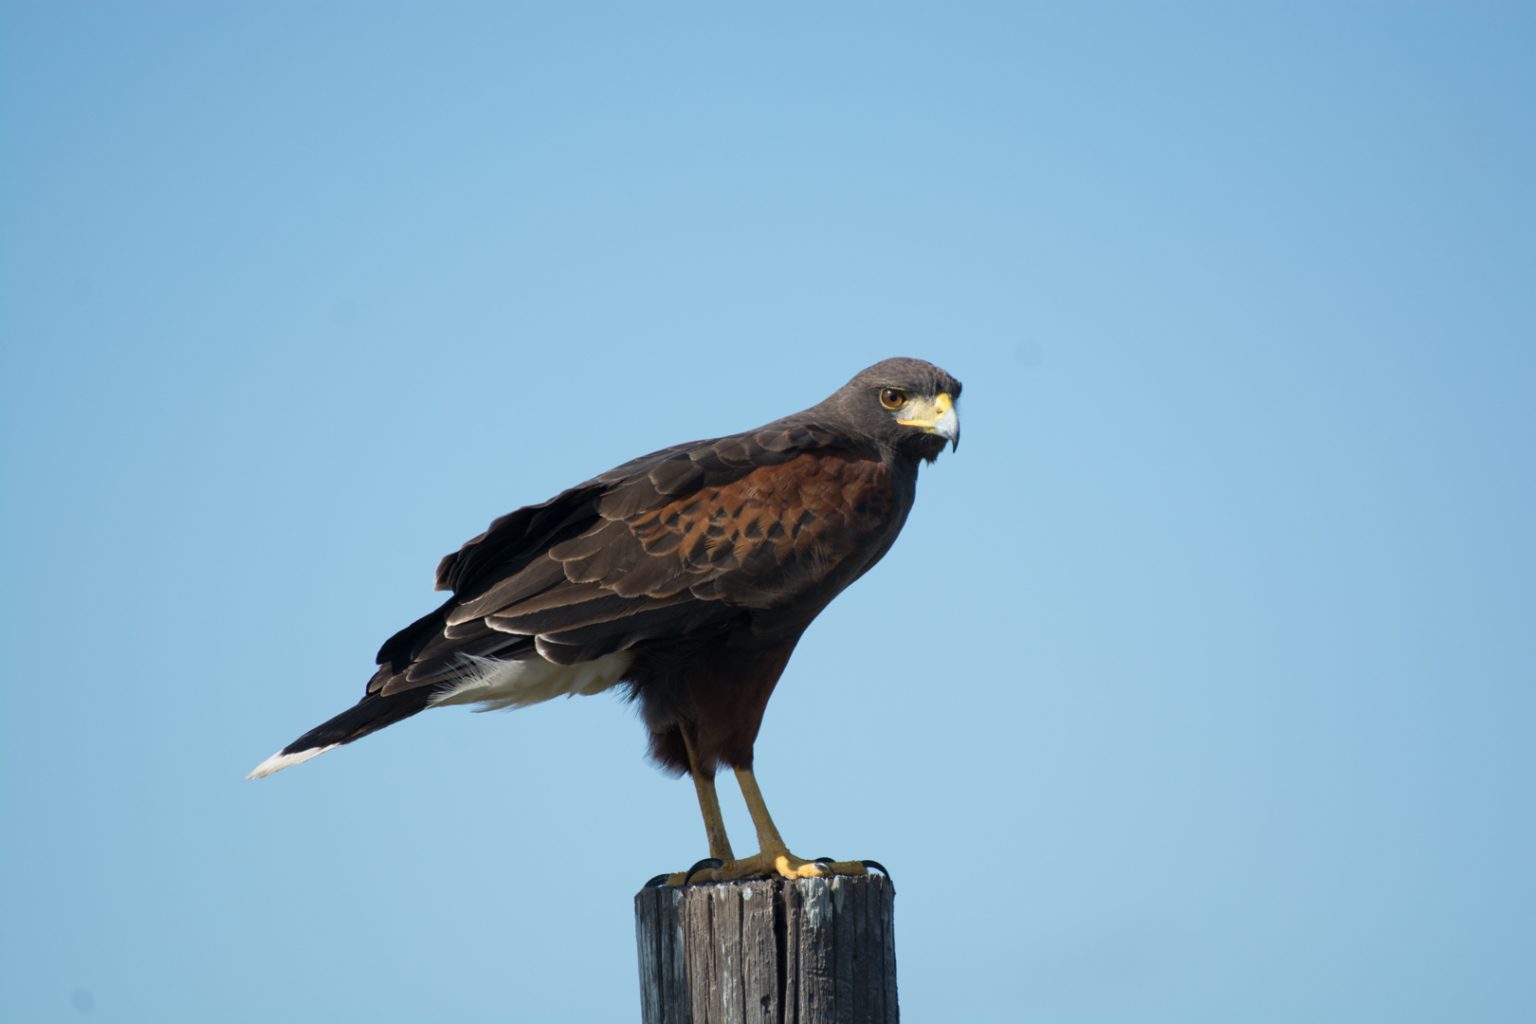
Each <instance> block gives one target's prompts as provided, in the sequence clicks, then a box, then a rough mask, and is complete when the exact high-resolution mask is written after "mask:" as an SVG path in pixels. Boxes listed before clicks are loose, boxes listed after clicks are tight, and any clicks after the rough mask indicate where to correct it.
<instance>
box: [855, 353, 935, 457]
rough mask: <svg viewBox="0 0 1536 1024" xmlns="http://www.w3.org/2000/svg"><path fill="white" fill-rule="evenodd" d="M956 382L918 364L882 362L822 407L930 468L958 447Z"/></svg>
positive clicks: (929, 365) (927, 365)
mask: <svg viewBox="0 0 1536 1024" xmlns="http://www.w3.org/2000/svg"><path fill="white" fill-rule="evenodd" d="M959 400H960V382H959V381H958V380H955V378H953V377H951V376H950V375H949V374H947V373H945V372H944V371H943V370H941V369H939V368H938V367H937V366H934V365H933V364H932V363H925V362H923V361H922V360H921V359H887V360H885V361H884V362H879V363H876V364H875V365H874V366H871V367H870V368H869V369H867V370H863V371H861V372H859V373H858V374H856V375H855V376H854V378H853V379H852V380H850V381H849V382H848V383H847V384H845V385H843V387H842V388H841V389H840V390H839V391H838V392H837V393H836V394H834V395H833V396H832V397H831V398H829V399H827V401H826V403H825V404H826V405H828V406H831V407H832V409H833V410H835V411H836V413H837V415H838V418H839V419H841V420H842V421H843V422H844V423H846V424H847V425H848V426H850V427H852V428H854V429H855V430H857V431H858V432H859V434H860V435H861V436H864V437H867V438H869V439H870V440H872V441H873V442H874V443H875V444H876V445H878V446H879V447H881V448H884V449H888V450H891V451H895V452H897V453H900V454H903V455H910V456H913V457H915V458H920V459H924V460H926V461H928V462H932V461H933V460H934V459H936V458H938V457H939V452H941V451H943V450H944V446H945V445H946V444H948V445H950V446H951V447H952V448H958V447H959V446H960V416H959V411H958V410H957V409H956V407H955V406H956V403H957V402H959Z"/></svg>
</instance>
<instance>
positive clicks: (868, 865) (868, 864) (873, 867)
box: [859, 860, 891, 878]
mask: <svg viewBox="0 0 1536 1024" xmlns="http://www.w3.org/2000/svg"><path fill="white" fill-rule="evenodd" d="M859 863H860V864H863V865H864V868H865V870H867V871H878V872H880V873H881V874H882V875H884V876H885V877H886V878H890V877H891V873H890V872H889V871H887V870H885V865H884V864H881V863H880V862H879V861H877V860H861V861H859Z"/></svg>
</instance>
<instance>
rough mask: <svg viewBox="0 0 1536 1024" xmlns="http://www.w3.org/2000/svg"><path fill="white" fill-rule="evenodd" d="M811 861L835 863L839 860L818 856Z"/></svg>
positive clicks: (813, 862) (815, 862)
mask: <svg viewBox="0 0 1536 1024" xmlns="http://www.w3.org/2000/svg"><path fill="white" fill-rule="evenodd" d="M811 863H812V864H835V863H837V862H836V861H834V860H833V859H832V858H831V857H817V858H816V859H815V860H813V861H811Z"/></svg>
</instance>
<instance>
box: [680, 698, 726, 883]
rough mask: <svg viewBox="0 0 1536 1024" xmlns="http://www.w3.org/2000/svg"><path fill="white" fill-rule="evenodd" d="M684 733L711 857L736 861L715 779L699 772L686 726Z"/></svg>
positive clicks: (685, 745) (690, 769) (684, 745)
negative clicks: (727, 834) (726, 830)
mask: <svg viewBox="0 0 1536 1024" xmlns="http://www.w3.org/2000/svg"><path fill="white" fill-rule="evenodd" d="M678 731H679V732H681V733H682V737H683V749H684V750H686V751H687V752H688V771H689V773H690V774H691V775H692V776H693V788H694V791H695V792H696V793H698V795H699V812H700V813H701V814H703V815H704V835H705V836H707V837H708V839H709V855H710V856H711V857H714V858H716V859H717V860H722V861H732V860H735V859H736V858H735V855H734V854H732V853H731V841H730V839H729V838H727V836H726V834H725V818H724V817H722V816H721V814H720V795H719V794H718V793H716V792H715V777H714V776H713V775H705V774H704V773H703V772H701V771H699V759H698V756H697V755H696V754H694V752H693V739H692V737H690V736H689V735H688V727H687V726H686V725H684V726H682V727H680V729H679V730H678Z"/></svg>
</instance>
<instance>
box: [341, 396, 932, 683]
mask: <svg viewBox="0 0 1536 1024" xmlns="http://www.w3.org/2000/svg"><path fill="white" fill-rule="evenodd" d="M910 503H911V493H910V490H909V489H907V488H903V487H900V486H898V485H897V483H896V481H895V479H894V478H893V476H892V474H891V472H890V470H889V468H888V467H887V466H885V465H884V464H883V463H882V462H880V461H879V460H878V459H876V458H874V457H871V456H865V455H863V454H861V453H858V452H855V451H853V450H851V448H850V447H848V446H847V444H846V442H845V441H844V440H843V439H842V438H841V437H839V436H838V435H837V434H836V433H835V432H833V431H831V430H828V429H825V428H820V427H817V426H815V425H809V424H803V423H802V424H787V423H781V424H777V425H771V426H770V427H767V428H764V429H762V430H759V431H755V432H752V433H749V434H738V435H733V436H730V437H725V438H721V439H719V440H715V441H707V442H696V443H693V444H686V445H678V446H675V447H673V448H668V449H664V450H662V451H660V452H656V453H654V454H652V455H648V456H645V457H643V458H640V459H636V460H634V461H633V462H629V463H626V464H625V465H623V466H619V467H617V468H616V469H613V470H610V471H609V472H607V473H604V474H602V475H601V476H598V477H595V478H594V479H592V480H590V481H588V482H586V483H584V484H581V485H579V486H577V487H574V488H572V489H571V490H569V491H566V492H564V493H563V494H561V495H559V496H557V497H555V498H553V499H551V500H550V501H548V502H545V503H543V504H541V505H532V506H528V507H526V508H522V509H519V510H517V511H516V512H513V513H511V514H510V515H507V516H503V517H502V518H501V519H498V520H497V521H496V522H494V523H493V524H491V527H490V528H489V529H488V530H487V531H486V532H485V533H483V534H481V535H480V536H479V537H476V538H474V539H473V540H471V541H469V542H468V543H467V544H465V545H464V547H463V548H462V549H461V550H460V551H458V552H457V553H456V554H453V555H449V556H448V557H447V558H445V559H443V561H442V564H441V565H440V566H439V567H438V574H437V581H438V587H439V588H440V589H450V590H452V591H453V592H454V596H453V598H451V599H450V600H449V601H448V602H447V603H446V604H444V605H443V606H442V607H441V608H439V609H438V610H437V611H436V612H434V613H433V614H431V615H428V616H426V617H425V618H423V619H421V620H420V621H418V622H417V623H414V624H413V625H411V626H409V627H407V628H406V629H404V630H402V631H401V632H400V633H398V634H396V635H395V636H394V637H392V638H391V639H390V640H389V641H387V642H386V643H385V644H384V646H383V648H382V649H381V650H380V652H379V670H378V673H377V674H376V675H375V676H374V678H373V680H371V681H370V683H369V687H368V692H369V693H376V694H378V695H380V696H385V697H388V696H393V695H395V694H398V693H402V692H404V691H407V690H412V689H416V688H418V687H422V686H429V685H434V684H439V683H445V682H451V681H453V680H454V679H455V678H457V677H458V676H460V675H461V674H462V673H463V670H464V666H465V664H466V661H467V659H473V658H499V659H508V658H524V657H529V656H531V655H532V654H533V653H535V652H536V653H537V654H538V655H540V656H542V658H544V659H545V660H547V661H549V662H553V663H555V664H558V665H577V664H581V663H583V662H589V661H593V660H595V659H597V658H600V657H602V656H604V655H607V654H611V653H614V652H616V651H625V650H629V649H632V648H634V647H636V646H637V645H642V644H646V643H647V642H659V641H666V640H670V639H684V638H690V637H700V636H712V635H716V634H718V633H719V632H722V631H725V630H728V629H733V628H738V627H740V626H741V625H742V624H744V623H750V622H754V621H755V622H756V623H757V624H758V625H759V626H761V627H763V628H769V627H767V626H766V625H765V624H770V623H771V624H772V626H771V628H779V629H792V630H794V631H796V632H798V630H801V629H803V628H804V627H805V625H806V624H808V623H809V622H810V620H811V619H812V618H814V617H815V615H816V614H817V613H818V612H819V611H820V610H821V609H822V608H823V607H825V605H826V603H827V602H828V601H830V600H831V599H832V598H833V597H834V596H836V595H837V593H838V592H839V591H841V590H842V589H843V588H844V587H846V586H847V585H848V584H849V583H850V582H852V581H853V580H854V579H856V578H857V577H858V576H859V575H861V574H862V573H863V572H864V571H865V570H866V569H868V568H869V567H870V566H871V565H873V564H874V563H875V562H876V561H878V559H879V558H880V556H882V555H883V554H884V553H885V551H886V550H887V549H888V548H889V547H890V543H891V541H893V540H894V538H895V536H896V533H897V532H899V530H900V528H901V525H902V522H903V520H904V519H905V515H906V510H907V508H909V507H910Z"/></svg>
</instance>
